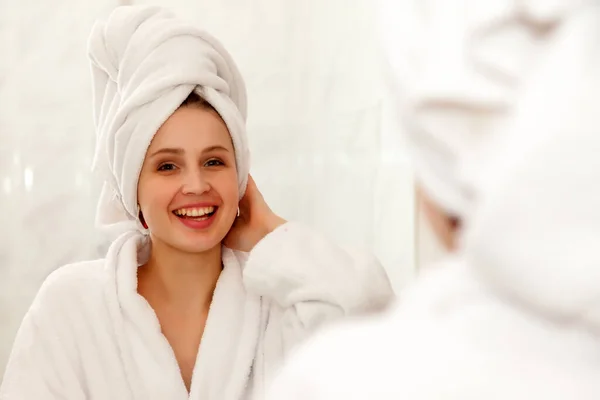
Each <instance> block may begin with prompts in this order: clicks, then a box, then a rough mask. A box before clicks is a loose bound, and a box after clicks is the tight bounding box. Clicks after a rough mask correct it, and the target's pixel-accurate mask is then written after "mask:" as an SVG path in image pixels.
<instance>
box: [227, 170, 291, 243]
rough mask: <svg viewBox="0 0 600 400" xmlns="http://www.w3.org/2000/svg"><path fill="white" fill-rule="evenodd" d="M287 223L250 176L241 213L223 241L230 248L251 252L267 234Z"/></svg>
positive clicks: (241, 205) (241, 202)
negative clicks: (270, 205) (273, 208)
mask: <svg viewBox="0 0 600 400" xmlns="http://www.w3.org/2000/svg"><path fill="white" fill-rule="evenodd" d="M285 223H286V220H284V219H283V218H281V217H279V216H277V215H276V214H275V213H274V212H273V211H271V209H270V208H269V206H268V205H267V203H266V202H265V199H264V198H263V196H262V194H261V193H260V192H259V191H258V188H257V187H256V183H254V179H252V176H248V186H247V188H246V194H245V195H244V197H243V198H242V200H240V215H239V217H237V218H236V220H235V222H234V223H233V226H232V227H231V230H230V231H229V233H228V234H227V236H226V237H225V240H224V241H223V243H224V244H225V246H227V247H229V248H230V249H234V250H240V251H245V252H249V251H250V250H252V249H253V248H254V246H256V244H257V243H258V242H260V241H261V240H262V239H263V238H264V237H265V236H266V235H267V234H269V233H271V232H273V230H275V229H276V228H277V227H279V226H281V225H283V224H285Z"/></svg>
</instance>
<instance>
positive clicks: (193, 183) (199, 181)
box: [181, 170, 210, 195]
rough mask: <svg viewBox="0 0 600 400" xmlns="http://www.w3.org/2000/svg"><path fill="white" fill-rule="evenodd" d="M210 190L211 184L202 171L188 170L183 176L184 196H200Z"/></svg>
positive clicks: (182, 189)
mask: <svg viewBox="0 0 600 400" xmlns="http://www.w3.org/2000/svg"><path fill="white" fill-rule="evenodd" d="M209 190H210V184H209V182H208V181H207V180H206V177H205V176H204V174H202V171H200V170H188V171H186V173H185V174H184V176H183V183H182V188H181V191H182V193H183V194H194V195H200V194H203V193H206V192H208V191H209Z"/></svg>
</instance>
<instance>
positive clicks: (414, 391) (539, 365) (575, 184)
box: [267, 2, 600, 400]
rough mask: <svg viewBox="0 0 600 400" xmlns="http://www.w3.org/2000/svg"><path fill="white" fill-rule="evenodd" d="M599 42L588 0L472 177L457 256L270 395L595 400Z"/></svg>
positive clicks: (348, 328)
mask: <svg viewBox="0 0 600 400" xmlns="http://www.w3.org/2000/svg"><path fill="white" fill-rule="evenodd" d="M547 28H548V27H547ZM598 38H600V3H598V2H595V4H592V5H591V6H590V7H587V8H583V9H580V10H579V11H578V12H575V13H572V14H571V15H570V16H569V18H568V21H565V22H564V23H563V24H561V25H560V26H559V27H558V29H557V31H556V32H555V35H553V41H552V43H551V45H550V47H549V48H548V51H547V52H546V53H545V54H544V60H543V61H542V62H541V63H540V67H539V68H537V69H536V73H535V74H534V76H532V77H531V78H530V79H528V82H527V84H526V85H524V86H523V92H522V94H521V95H520V96H519V100H518V101H517V103H516V105H515V114H514V117H513V118H514V120H513V121H512V122H511V123H510V129H508V131H507V132H506V134H505V136H504V139H503V140H499V141H497V142H496V145H497V147H496V148H495V152H494V154H493V156H490V159H489V160H488V164H487V165H486V166H485V167H484V168H483V169H482V170H478V171H474V172H475V173H473V174H471V179H473V181H472V183H471V187H474V188H476V189H477V196H476V198H477V199H478V200H477V207H476V210H474V211H473V214H472V215H471V218H470V221H471V222H470V223H469V224H468V226H467V227H466V231H465V233H464V240H463V241H462V246H461V248H460V249H459V251H458V252H457V254H455V255H454V256H453V257H452V258H451V259H448V260H446V261H444V262H442V263H441V264H442V265H438V266H437V267H436V268H432V269H430V270H429V271H428V272H427V273H425V274H424V275H422V276H421V277H420V279H419V280H418V281H417V283H416V284H414V286H413V287H412V288H410V290H408V291H406V292H405V293H403V295H402V297H401V298H400V304H399V305H398V306H397V307H396V308H395V309H394V310H392V311H390V312H389V313H388V314H387V315H385V316H382V317H378V318H376V319H375V320H368V321H363V322H362V323H352V324H349V325H344V326H341V327H335V328H332V329H330V330H327V332H323V333H322V334H321V335H318V336H317V337H315V338H313V339H312V340H310V341H309V343H308V344H307V345H306V346H305V347H303V348H302V349H301V350H298V352H297V354H296V355H295V357H292V359H291V361H290V363H289V365H288V366H287V367H286V368H284V370H283V372H282V373H281V375H280V376H279V378H278V379H276V381H275V383H274V385H273V387H272V389H271V394H270V396H268V397H267V398H268V399H269V400H295V399H298V400H300V399H302V400H325V399H327V400H359V399H360V400H363V399H377V400H388V399H389V400H392V399H393V400H397V399H403V400H482V399H485V400H496V399H502V400H508V399H510V400H532V399H535V400H538V399H544V400H567V399H568V400H570V399H577V400H594V399H599V398H600V362H599V361H600V245H599V244H600V206H599V205H600V185H599V182H600V157H599V156H598V155H599V154H600V134H599V129H600V128H599V127H600V113H598V104H599V102H600V47H599V46H598Z"/></svg>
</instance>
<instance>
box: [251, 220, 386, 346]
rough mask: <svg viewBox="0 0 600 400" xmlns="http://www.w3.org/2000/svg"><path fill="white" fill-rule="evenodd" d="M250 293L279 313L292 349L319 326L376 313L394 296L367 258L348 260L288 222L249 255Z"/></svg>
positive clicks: (382, 274)
mask: <svg viewBox="0 0 600 400" xmlns="http://www.w3.org/2000/svg"><path fill="white" fill-rule="evenodd" d="M244 281H245V284H246V287H247V288H248V289H249V290H252V291H253V292H255V293H257V294H259V295H260V296H263V298H266V299H269V300H270V301H271V302H273V303H275V304H276V305H277V306H279V308H280V309H281V310H282V316H281V319H282V330H283V335H284V336H285V337H284V340H283V342H284V343H287V344H295V343H297V342H298V341H300V340H302V339H303V338H304V337H306V336H307V334H310V333H312V332H313V331H314V330H315V329H317V328H318V327H320V326H321V325H322V324H323V323H326V322H331V321H335V320H339V319H341V318H342V317H345V316H354V315H360V314H367V313H370V312H374V311H378V310H381V309H383V308H385V306H387V305H388V304H389V303H390V302H391V300H392V299H393V297H394V293H393V290H392V287H391V284H390V281H389V278H388V276H387V273H386V272H385V270H384V268H383V267H382V266H381V264H380V263H379V262H378V260H377V259H376V258H375V257H374V256H372V255H369V254H363V253H360V254H358V253H357V254H350V253H349V252H348V251H346V250H344V249H342V248H341V247H339V246H337V245H336V244H334V243H332V242H331V241H329V240H328V239H327V238H325V237H324V236H322V235H320V234H319V233H317V232H315V231H313V230H312V229H309V228H308V227H306V226H304V225H302V224H299V223H295V222H288V223H286V224H284V225H282V226H280V227H279V228H277V229H276V230H275V231H273V232H271V233H270V234H269V235H267V236H266V237H265V238H264V239H263V240H262V241H261V242H259V243H258V244H257V245H256V247H255V248H254V249H253V250H252V251H251V252H250V255H249V257H248V260H247V263H246V266H245V268H244Z"/></svg>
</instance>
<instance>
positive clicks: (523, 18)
mask: <svg viewBox="0 0 600 400" xmlns="http://www.w3.org/2000/svg"><path fill="white" fill-rule="evenodd" d="M579 3H580V2H579V1H569V0H555V1H548V0H528V1H522V2H517V3H515V2H514V1H512V0H500V1H495V2H492V3H490V4H488V3H487V2H481V1H478V0H467V1H463V2H461V3H460V4H457V3H455V2H448V1H446V0H420V1H398V0H382V7H381V16H382V23H381V33H382V42H383V50H384V53H385V58H386V61H387V63H386V64H387V68H386V70H385V71H386V74H387V77H388V78H389V82H390V83H391V86H392V87H393V90H392V94H393V97H394V100H395V101H397V103H398V104H397V106H398V110H399V112H398V117H399V118H400V119H401V126H403V127H404V128H405V131H406V138H407V139H408V140H407V142H408V144H409V150H410V151H411V152H412V155H413V160H412V161H413V163H414V166H415V174H416V177H417V179H418V181H419V184H420V185H422V186H423V188H424V189H425V192H426V193H427V195H428V196H429V197H431V198H432V199H433V200H434V201H435V203H436V204H438V205H439V206H440V207H442V208H443V209H444V211H446V212H447V213H449V214H451V215H454V216H457V217H461V218H462V219H465V218H467V217H468V215H469V214H470V211H471V210H473V205H474V199H475V198H476V196H477V194H476V193H475V189H476V188H473V187H472V186H471V185H469V184H468V182H465V180H464V178H463V174H464V172H465V171H471V170H473V169H475V170H477V169H479V168H481V167H482V166H484V164H485V163H486V161H487V154H488V152H487V149H488V148H489V147H488V146H490V142H492V143H493V141H494V140H495V139H496V137H497V136H502V135H503V132H504V131H505V125H506V121H507V120H508V119H510V118H511V115H512V112H513V105H514V101H515V99H516V97H517V95H518V93H519V92H520V90H521V87H522V83H523V82H524V81H525V80H526V79H527V77H528V76H529V73H530V71H532V69H533V68H534V67H535V65H536V63H537V62H538V60H539V59H540V58H539V53H540V51H543V47H544V45H545V43H547V42H549V41H551V39H552V35H553V34H554V30H553V29H549V28H550V27H552V26H554V25H556V24H557V23H558V22H559V21H560V20H561V19H564V18H567V17H568V15H569V14H571V13H572V12H573V10H576V9H577V8H578V7H579Z"/></svg>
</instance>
